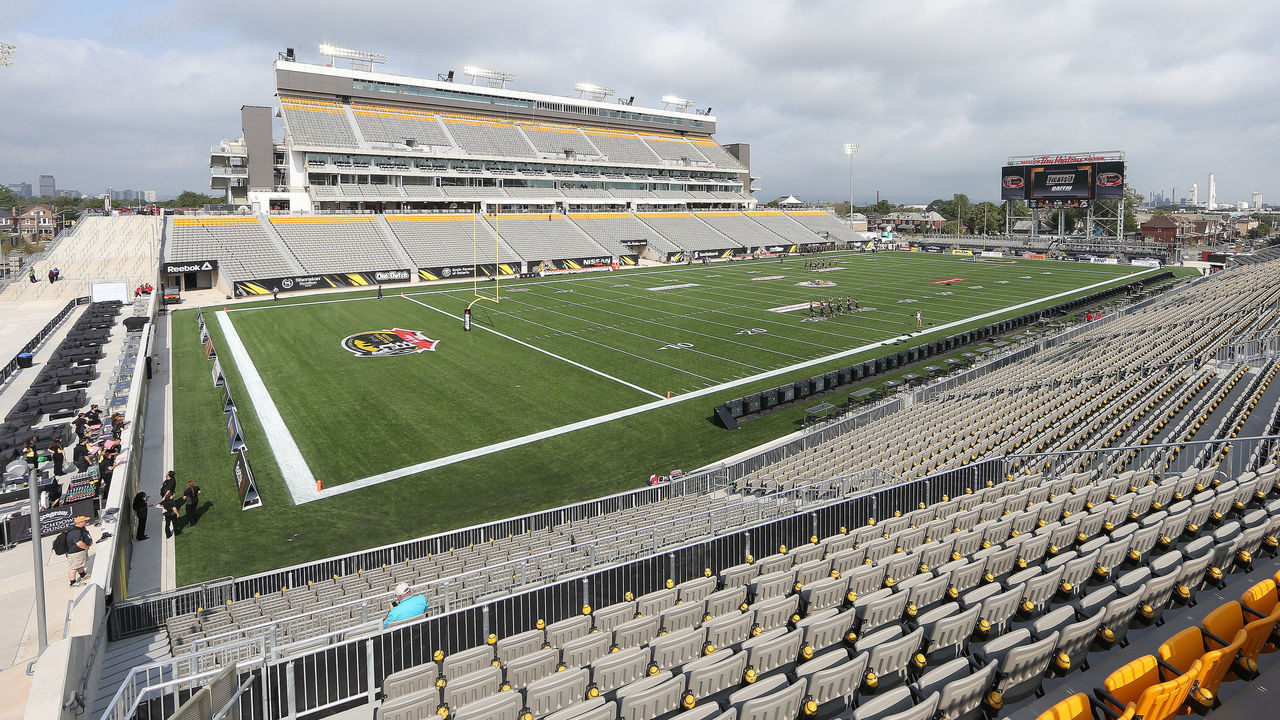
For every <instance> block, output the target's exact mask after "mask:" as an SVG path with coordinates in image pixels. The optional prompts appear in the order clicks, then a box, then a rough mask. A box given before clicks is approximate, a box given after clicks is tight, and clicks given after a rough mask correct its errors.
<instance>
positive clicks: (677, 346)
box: [658, 342, 693, 350]
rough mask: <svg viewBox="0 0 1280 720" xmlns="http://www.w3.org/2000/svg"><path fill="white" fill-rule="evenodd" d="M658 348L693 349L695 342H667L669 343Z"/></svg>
mask: <svg viewBox="0 0 1280 720" xmlns="http://www.w3.org/2000/svg"><path fill="white" fill-rule="evenodd" d="M658 349H659V350H692V349H693V343H687V342H681V343H670V344H667V345H663V346H662V347H660V348H658Z"/></svg>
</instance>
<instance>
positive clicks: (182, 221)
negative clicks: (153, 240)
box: [165, 217, 302, 282]
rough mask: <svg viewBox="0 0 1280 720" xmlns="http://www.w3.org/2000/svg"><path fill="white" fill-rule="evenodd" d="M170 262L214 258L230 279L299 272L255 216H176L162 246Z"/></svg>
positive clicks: (279, 275) (299, 269) (251, 278)
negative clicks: (166, 241) (164, 244)
mask: <svg viewBox="0 0 1280 720" xmlns="http://www.w3.org/2000/svg"><path fill="white" fill-rule="evenodd" d="M165 259H167V260H169V261H170V262H185V261H190V260H217V261H218V267H219V269H220V270H221V272H222V273H223V274H224V275H226V276H227V277H228V278H230V280H231V281H233V282H234V281H237V280H253V279H258V278H269V277H284V276H287V275H296V274H299V273H301V272H302V267H301V266H299V265H298V264H297V263H296V262H295V261H293V260H292V259H290V258H288V257H286V256H285V255H284V253H283V252H281V250H280V248H278V247H277V246H276V243H275V242H273V241H272V239H271V238H270V237H269V236H268V235H267V231H266V229H265V228H263V227H262V223H261V222H259V220H258V218H256V217H176V218H174V219H173V225H172V226H171V228H170V232H169V240H168V243H167V244H166V246H165Z"/></svg>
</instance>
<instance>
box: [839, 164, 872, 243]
mask: <svg viewBox="0 0 1280 720" xmlns="http://www.w3.org/2000/svg"><path fill="white" fill-rule="evenodd" d="M861 150H862V146H861V145H859V144H858V143H845V144H844V154H845V155H848V156H849V222H853V156H854V155H857V154H858V153H859V152H860V151H861ZM868 229H870V228H868Z"/></svg>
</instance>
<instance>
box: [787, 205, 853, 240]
mask: <svg viewBox="0 0 1280 720" xmlns="http://www.w3.org/2000/svg"><path fill="white" fill-rule="evenodd" d="M787 217H789V218H791V219H792V220H795V221H796V222H798V223H800V224H801V225H803V226H805V227H807V228H809V229H810V230H812V231H813V232H815V233H817V234H818V235H822V234H823V233H826V234H827V235H828V236H830V237H831V238H832V239H833V240H838V241H840V242H846V243H852V242H859V241H860V240H861V238H860V237H859V236H858V235H857V233H855V232H854V231H853V230H851V229H850V228H849V226H848V225H845V224H844V223H842V222H840V221H839V220H837V219H835V218H834V217H832V216H831V213H829V212H827V211H825V210H788V211H787Z"/></svg>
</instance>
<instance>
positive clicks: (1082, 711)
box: [1036, 693, 1136, 720]
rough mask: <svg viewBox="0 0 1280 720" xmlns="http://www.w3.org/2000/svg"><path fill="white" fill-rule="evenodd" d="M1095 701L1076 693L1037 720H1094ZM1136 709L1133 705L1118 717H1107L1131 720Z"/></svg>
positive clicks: (1111, 715) (1114, 715)
mask: <svg viewBox="0 0 1280 720" xmlns="http://www.w3.org/2000/svg"><path fill="white" fill-rule="evenodd" d="M1094 707H1095V704H1094V701H1093V700H1091V699H1090V698H1089V696H1088V695H1085V694H1084V693H1076V694H1075V695H1072V696H1071V697H1069V698H1067V699H1066V700H1060V701H1058V702H1057V704H1055V705H1054V706H1053V707H1051V708H1049V709H1048V710H1045V711H1044V712H1042V713H1040V714H1039V715H1038V716H1036V720H1094V718H1095V717H1096V715H1097V714H1096V713H1094ZM1135 710H1136V707H1135V706H1134V704H1133V703H1129V704H1128V705H1127V706H1125V709H1124V712H1123V713H1121V714H1119V715H1117V714H1114V713H1108V714H1107V717H1109V718H1116V720H1131V719H1132V718H1133V713H1134V711H1135Z"/></svg>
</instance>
